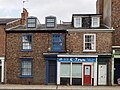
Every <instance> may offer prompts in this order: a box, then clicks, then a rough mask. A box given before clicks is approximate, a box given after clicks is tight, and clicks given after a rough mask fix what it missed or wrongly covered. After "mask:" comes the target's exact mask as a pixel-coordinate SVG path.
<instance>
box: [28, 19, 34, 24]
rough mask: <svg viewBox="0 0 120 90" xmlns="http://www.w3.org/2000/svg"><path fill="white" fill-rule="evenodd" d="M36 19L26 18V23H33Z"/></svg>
mask: <svg viewBox="0 0 120 90" xmlns="http://www.w3.org/2000/svg"><path fill="white" fill-rule="evenodd" d="M35 20H36V19H28V23H35Z"/></svg>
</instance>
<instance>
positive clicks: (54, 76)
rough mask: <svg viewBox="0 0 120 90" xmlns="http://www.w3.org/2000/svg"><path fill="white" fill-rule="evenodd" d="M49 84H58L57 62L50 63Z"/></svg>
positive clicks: (51, 61)
mask: <svg viewBox="0 0 120 90" xmlns="http://www.w3.org/2000/svg"><path fill="white" fill-rule="evenodd" d="M48 67H49V69H48V83H49V84H56V79H57V64H56V61H55V60H50V61H48Z"/></svg>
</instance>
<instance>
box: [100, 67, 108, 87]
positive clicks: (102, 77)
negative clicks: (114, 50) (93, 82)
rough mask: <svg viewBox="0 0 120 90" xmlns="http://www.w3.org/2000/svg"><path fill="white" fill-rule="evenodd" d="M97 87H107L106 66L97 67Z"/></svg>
mask: <svg viewBox="0 0 120 90" xmlns="http://www.w3.org/2000/svg"><path fill="white" fill-rule="evenodd" d="M98 85H107V65H99V67H98Z"/></svg>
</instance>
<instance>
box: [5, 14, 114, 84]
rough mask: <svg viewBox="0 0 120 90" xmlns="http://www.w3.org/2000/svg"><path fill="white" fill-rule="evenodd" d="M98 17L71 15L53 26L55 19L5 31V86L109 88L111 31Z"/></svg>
mask: <svg viewBox="0 0 120 90" xmlns="http://www.w3.org/2000/svg"><path fill="white" fill-rule="evenodd" d="M100 17H101V15H100V14H73V15H72V21H71V22H63V23H62V24H57V18H56V17H55V16H48V17H46V18H45V24H40V22H39V20H38V19H37V17H33V16H32V17H28V18H27V19H26V24H24V25H18V26H15V27H13V28H7V29H6V42H7V44H6V71H7V72H6V83H9V84H57V85H64V84H65V85H94V86H96V85H110V83H111V78H110V77H111V65H112V48H111V47H112V33H113V29H112V28H110V27H107V26H106V25H104V24H102V23H100Z"/></svg>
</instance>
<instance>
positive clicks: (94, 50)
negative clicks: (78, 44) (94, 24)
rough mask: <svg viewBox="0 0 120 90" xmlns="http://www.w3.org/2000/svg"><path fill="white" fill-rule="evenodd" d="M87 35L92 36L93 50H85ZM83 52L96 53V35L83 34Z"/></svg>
mask: <svg viewBox="0 0 120 90" xmlns="http://www.w3.org/2000/svg"><path fill="white" fill-rule="evenodd" d="M87 35H90V36H92V35H93V36H94V49H91V50H89V49H85V36H87ZM83 39H84V40H83V52H96V34H84V37H83Z"/></svg>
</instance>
